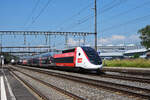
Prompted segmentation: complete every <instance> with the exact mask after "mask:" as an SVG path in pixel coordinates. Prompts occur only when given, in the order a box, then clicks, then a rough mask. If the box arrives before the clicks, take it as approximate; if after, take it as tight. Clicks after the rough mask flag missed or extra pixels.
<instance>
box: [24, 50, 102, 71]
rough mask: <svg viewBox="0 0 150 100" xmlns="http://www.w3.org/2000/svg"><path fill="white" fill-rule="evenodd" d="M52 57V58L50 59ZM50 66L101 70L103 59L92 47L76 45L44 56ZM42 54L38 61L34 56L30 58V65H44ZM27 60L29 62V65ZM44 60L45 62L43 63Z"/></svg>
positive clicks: (37, 57)
mask: <svg viewBox="0 0 150 100" xmlns="http://www.w3.org/2000/svg"><path fill="white" fill-rule="evenodd" d="M49 58H51V59H49ZM44 59H45V60H49V61H46V62H47V65H48V67H51V66H57V67H65V68H77V69H87V70H96V71H98V72H99V71H101V69H102V60H101V58H100V56H99V55H98V53H97V52H96V51H95V50H94V49H93V48H91V47H76V48H74V49H68V50H64V51H62V53H61V54H54V55H53V56H50V55H49V54H47V56H44ZM44 59H43V57H42V56H40V55H39V56H36V61H34V60H35V58H34V57H32V58H31V59H28V61H29V62H30V65H34V66H35V65H38V66H41V67H42V66H44V65H46V62H45V61H43V60H44ZM28 61H27V64H28V65H29V63H28ZM43 62H44V63H43Z"/></svg>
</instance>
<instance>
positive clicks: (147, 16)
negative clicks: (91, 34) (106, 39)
mask: <svg viewBox="0 0 150 100" xmlns="http://www.w3.org/2000/svg"><path fill="white" fill-rule="evenodd" d="M149 17H150V14H148V15H145V16H142V17H137V18H135V19H132V20H129V21H127V22H125V23H121V24H118V25H112V26H110V27H108V28H105V29H103V30H102V31H100V32H106V31H110V30H112V29H115V28H118V27H122V26H124V25H127V24H130V23H134V22H136V21H141V20H145V19H146V18H149Z"/></svg>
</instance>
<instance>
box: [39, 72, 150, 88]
mask: <svg viewBox="0 0 150 100" xmlns="http://www.w3.org/2000/svg"><path fill="white" fill-rule="evenodd" d="M41 70H46V71H48V70H49V71H53V72H57V73H62V74H67V75H75V76H79V77H81V76H82V77H85V78H90V79H96V80H102V81H107V82H113V83H118V84H125V85H130V86H135V87H141V88H147V89H150V84H148V83H141V82H131V81H127V80H119V79H112V78H105V77H101V76H99V75H97V76H93V75H92V76H91V75H84V74H80V73H73V72H66V71H58V70H50V69H48V70H47V69H41Z"/></svg>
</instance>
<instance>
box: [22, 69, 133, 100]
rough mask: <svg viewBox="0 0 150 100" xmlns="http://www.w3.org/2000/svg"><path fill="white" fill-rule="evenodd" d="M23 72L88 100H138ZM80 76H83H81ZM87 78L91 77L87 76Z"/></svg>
mask: <svg viewBox="0 0 150 100" xmlns="http://www.w3.org/2000/svg"><path fill="white" fill-rule="evenodd" d="M21 70H22V71H24V72H26V73H28V74H30V75H33V76H34V77H39V79H42V80H44V81H46V82H49V83H51V84H53V85H55V86H57V87H60V88H63V89H65V90H67V91H69V92H72V93H76V95H78V96H81V97H83V98H85V99H87V100H136V98H129V97H128V96H125V95H120V94H119V93H112V92H110V91H106V90H103V89H98V88H95V87H92V86H88V85H85V84H81V83H76V82H73V81H69V80H65V79H61V78H56V77H53V76H48V75H43V74H42V75H41V74H39V73H36V72H31V71H27V70H24V69H21ZM57 72H58V71H57ZM60 73H68V72H60ZM68 74H69V73H68ZM72 74H77V73H72ZM78 75H79V76H81V75H80V74H78ZM85 76H86V77H89V76H87V75H85ZM90 77H91V76H90Z"/></svg>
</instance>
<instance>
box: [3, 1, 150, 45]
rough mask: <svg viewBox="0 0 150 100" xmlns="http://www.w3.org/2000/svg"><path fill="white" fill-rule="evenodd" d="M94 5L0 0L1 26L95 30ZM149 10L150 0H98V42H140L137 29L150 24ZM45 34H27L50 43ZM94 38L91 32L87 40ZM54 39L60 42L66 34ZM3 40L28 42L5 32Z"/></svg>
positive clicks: (35, 40)
mask: <svg viewBox="0 0 150 100" xmlns="http://www.w3.org/2000/svg"><path fill="white" fill-rule="evenodd" d="M93 8H94V0H0V13H1V14H0V30H1V31H2V30H3V31H4V30H6V31H7V30H10V31H11V30H12V31H13V30H17V31H18V30H24V31H29V30H31V31H63V32H68V31H69V32H94V17H93V16H94V9H93ZM149 12H150V0H97V15H98V16H97V23H98V26H97V29H98V45H110V44H112V45H120V44H139V43H140V39H139V38H138V37H139V34H138V33H137V32H138V30H139V29H141V28H143V27H145V26H146V25H148V24H150V13H149ZM45 38H46V37H45V36H27V41H28V43H26V44H27V45H47V44H48V43H46V42H45ZM78 39H80V42H79V41H78ZM58 40H59V41H58ZM93 40H94V37H93V36H88V37H87V38H86V44H87V45H93V42H94V41H93ZM50 41H51V45H52V46H56V45H58V44H61V43H62V42H61V41H64V37H57V36H51V40H50ZM89 41H92V42H89ZM68 42H69V44H72V45H77V44H79V43H83V38H82V37H78V36H76V37H73V36H72V37H69V39H68ZM2 44H3V45H4V46H12V45H17V46H18V45H24V37H23V36H2Z"/></svg>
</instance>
